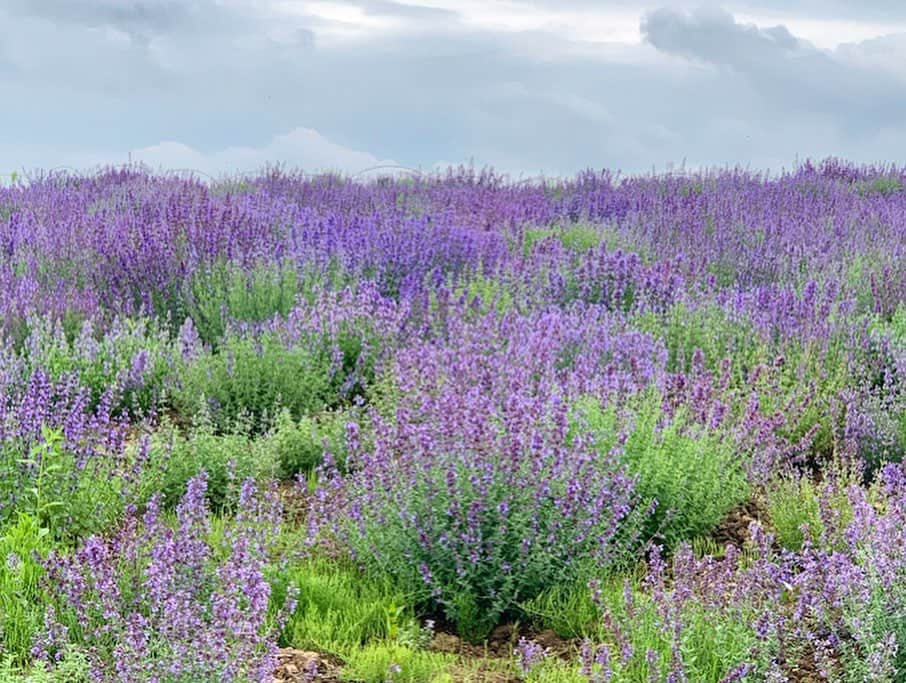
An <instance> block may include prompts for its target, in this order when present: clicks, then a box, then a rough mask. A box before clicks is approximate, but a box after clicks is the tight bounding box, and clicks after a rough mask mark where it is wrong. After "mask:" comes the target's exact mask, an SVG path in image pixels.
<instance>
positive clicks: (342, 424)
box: [267, 409, 353, 479]
mask: <svg viewBox="0 0 906 683" xmlns="http://www.w3.org/2000/svg"><path fill="white" fill-rule="evenodd" d="M352 418H353V415H352V414H350V413H348V412H346V411H338V412H323V413H319V414H317V415H314V416H308V415H304V416H302V417H301V418H300V419H299V420H294V419H293V417H292V415H291V414H290V412H289V411H288V410H285V409H284V410H283V411H281V412H280V414H279V415H278V416H277V421H276V424H275V425H274V428H273V430H272V432H271V433H270V434H269V435H268V436H267V446H268V448H269V449H272V450H273V452H274V455H275V457H276V459H277V462H278V463H279V467H280V476H281V477H282V478H283V479H292V478H293V477H295V476H296V475H297V474H303V473H308V472H311V471H313V470H314V469H315V468H316V467H318V466H319V465H321V464H322V462H323V458H324V450H325V448H326V449H327V450H328V451H329V452H330V454H331V456H332V457H333V458H334V459H335V461H336V462H337V464H338V465H339V466H340V467H341V468H342V467H343V466H344V463H345V461H346V453H345V449H346V445H345V434H346V422H347V421H348V420H350V419H352Z"/></svg>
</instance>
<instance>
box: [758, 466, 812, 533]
mask: <svg viewBox="0 0 906 683" xmlns="http://www.w3.org/2000/svg"><path fill="white" fill-rule="evenodd" d="M818 495H819V489H818V487H817V486H816V485H815V484H814V483H813V482H812V481H811V480H810V479H809V478H808V477H807V476H804V475H801V474H789V475H786V476H784V477H781V478H778V479H777V480H775V481H774V482H773V483H772V484H771V485H770V486H769V487H768V490H767V493H766V501H767V506H768V517H769V519H770V521H771V526H772V527H773V529H774V534H775V536H776V538H777V542H778V543H779V544H780V545H781V546H782V547H784V548H786V549H787V550H800V549H801V548H802V544H803V543H804V542H805V533H804V532H803V529H802V527H803V525H808V532H809V540H811V541H812V542H816V541H817V540H818V537H819V536H820V535H821V530H822V524H821V511H820V509H819V506H818Z"/></svg>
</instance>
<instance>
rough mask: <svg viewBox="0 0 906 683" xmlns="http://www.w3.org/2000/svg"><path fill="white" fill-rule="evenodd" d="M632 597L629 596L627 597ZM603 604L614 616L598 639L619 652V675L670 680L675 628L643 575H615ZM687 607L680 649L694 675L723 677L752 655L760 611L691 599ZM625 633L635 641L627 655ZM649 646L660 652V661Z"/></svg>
mask: <svg viewBox="0 0 906 683" xmlns="http://www.w3.org/2000/svg"><path fill="white" fill-rule="evenodd" d="M627 598H628V600H627ZM600 601H601V603H600V604H601V607H602V610H603V612H604V613H605V614H607V615H608V616H609V618H608V619H606V620H603V621H602V622H601V629H600V632H599V634H598V636H597V637H596V638H593V642H599V643H606V644H607V645H608V646H609V647H610V649H611V652H613V653H614V656H613V657H612V660H611V661H612V663H613V665H614V667H613V668H614V678H613V680H614V681H621V682H622V681H625V682H626V683H630V682H632V683H635V682H642V681H649V680H656V681H660V680H664V678H663V677H664V676H665V675H666V673H667V671H668V670H669V667H670V663H671V661H672V658H673V651H672V648H673V638H674V633H673V632H672V631H673V630H672V629H671V628H670V626H669V622H668V621H667V619H665V616H666V615H665V614H664V609H663V606H662V605H658V604H656V603H655V601H654V600H653V599H652V597H651V595H650V594H649V593H648V591H646V590H644V589H643V588H642V587H641V586H640V584H639V582H638V581H629V582H628V585H627V582H626V581H623V580H618V579H614V580H610V581H605V582H603V583H602V584H601V591H600ZM676 608H677V609H680V610H681V616H680V617H679V618H680V620H681V621H682V624H683V628H682V632H681V635H680V643H679V647H680V651H681V652H682V656H683V661H684V663H685V668H686V675H687V676H688V680H690V681H697V682H700V683H718V682H719V681H722V680H724V676H726V675H727V674H728V672H730V671H731V670H732V669H733V668H734V667H735V666H737V665H738V664H739V663H740V662H743V661H749V660H750V658H751V653H752V652H753V651H754V649H755V646H756V643H757V637H756V635H755V633H754V631H753V629H752V626H751V622H752V619H753V617H754V615H750V614H747V613H745V612H742V611H740V609H739V608H735V607H733V606H731V605H721V606H709V605H705V604H699V603H698V602H696V601H692V600H690V601H686V602H683V603H682V606H681V607H679V606H676ZM618 636H619V637H620V638H622V639H624V640H625V642H628V643H629V644H630V645H631V646H632V651H633V654H632V656H631V657H630V658H629V660H628V661H625V662H624V661H622V659H621V657H619V656H617V654H616V653H619V652H621V649H622V644H621V643H620V642H618V639H617V637H618ZM649 652H653V653H655V657H654V658H653V659H654V663H653V665H652V663H651V662H650V661H649Z"/></svg>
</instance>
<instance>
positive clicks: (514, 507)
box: [311, 387, 633, 640]
mask: <svg viewBox="0 0 906 683" xmlns="http://www.w3.org/2000/svg"><path fill="white" fill-rule="evenodd" d="M427 398H428V397H427V396H425V399H427ZM431 401H432V405H436V406H437V409H434V410H431V409H430V408H429V406H424V408H425V409H426V412H423V413H421V414H417V415H416V414H410V418H411V419H410V420H407V421H400V422H399V423H392V422H385V421H383V420H381V419H380V418H375V420H376V426H375V430H374V434H373V435H372V439H373V443H372V444H370V446H369V449H368V450H367V451H366V450H364V449H361V448H359V447H358V444H356V443H355V442H354V441H355V439H352V442H351V443H349V449H350V452H349V461H348V462H349V466H350V469H351V470H352V472H353V474H351V475H350V476H349V477H348V478H346V479H344V480H341V479H338V478H336V477H335V478H333V479H331V480H328V481H326V482H323V481H322V496H323V495H324V494H326V493H327V492H330V491H333V492H334V494H335V495H337V496H338V499H336V500H334V501H333V502H332V503H331V506H332V507H328V508H326V509H323V510H316V511H313V512H312V513H311V514H312V515H314V516H320V515H322V514H323V515H325V516H327V518H328V519H329V520H330V521H331V525H330V530H331V531H332V532H333V533H334V534H336V535H337V536H339V538H340V539H341V540H342V541H343V542H345V543H346V544H347V546H348V547H349V548H350V549H351V550H352V552H353V556H354V557H355V559H356V560H357V561H359V562H362V563H364V564H365V566H367V567H368V568H369V569H370V570H371V571H376V572H381V573H387V574H389V575H390V576H392V577H394V579H395V580H397V581H398V582H399V585H400V586H401V587H402V589H403V590H405V591H406V592H407V593H412V594H413V595H415V596H416V597H417V598H420V599H421V600H422V601H425V602H427V603H429V604H431V605H434V606H436V607H438V608H440V609H442V610H443V612H444V614H445V615H446V616H447V617H448V618H449V619H450V620H451V621H453V623H455V624H456V626H457V628H458V629H459V631H460V632H461V633H462V634H463V635H464V636H465V637H467V638H469V639H473V640H476V639H481V638H483V637H484V636H485V635H487V633H489V632H490V630H491V629H492V628H493V627H494V626H495V625H496V624H497V623H498V621H499V619H500V618H501V617H502V616H503V615H505V614H508V613H513V611H514V610H515V609H516V608H517V606H518V603H519V602H520V601H522V600H525V599H529V598H531V597H533V596H534V595H537V594H538V593H539V592H540V591H542V590H543V589H544V588H546V587H547V586H549V585H551V584H552V583H556V582H559V581H569V580H570V579H571V578H572V577H574V576H575V574H576V572H577V571H579V569H580V563H581V562H583V561H586V562H591V563H594V564H595V565H596V566H598V567H605V566H610V565H611V564H613V563H615V562H616V561H617V560H618V559H623V558H622V556H621V555H620V554H619V553H618V551H617V547H618V545H619V543H618V539H619V537H620V533H621V531H622V530H623V528H622V524H623V523H624V522H625V521H626V517H627V515H628V514H629V511H630V508H631V505H632V501H633V498H632V495H633V494H632V481H631V479H629V478H628V477H626V476H625V475H624V473H623V471H622V470H621V468H620V467H619V466H618V465H617V463H615V462H614V461H613V459H612V458H610V457H608V455H607V454H604V455H600V454H598V453H597V452H595V450H594V449H593V448H592V447H591V444H589V443H587V441H586V440H584V439H582V438H575V439H572V440H568V439H567V434H566V423H567V408H566V406H564V405H562V404H559V405H558V403H557V401H556V400H555V399H553V398H548V399H544V398H540V397H535V398H532V397H528V396H523V397H520V398H519V399H518V400H514V401H512V402H511V403H509V404H508V405H494V402H493V401H494V399H493V397H491V396H490V395H488V394H482V393H480V392H478V391H476V390H472V391H469V392H464V391H461V390H459V388H458V387H449V388H447V389H446V390H444V389H441V390H440V393H439V394H438V395H437V396H435V397H434V398H432V399H431ZM434 401H436V403H434ZM353 436H354V435H353ZM343 501H345V502H343Z"/></svg>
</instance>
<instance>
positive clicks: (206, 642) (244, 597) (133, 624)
mask: <svg viewBox="0 0 906 683" xmlns="http://www.w3.org/2000/svg"><path fill="white" fill-rule="evenodd" d="M205 486H206V479H205V477H204V475H202V476H199V477H196V478H195V479H193V480H192V481H191V482H190V483H189V486H188V488H187V492H186V495H185V497H184V498H183V500H182V501H181V502H180V505H179V507H178V508H177V514H176V517H177V520H176V527H175V528H174V527H172V526H171V525H170V524H169V523H168V522H167V521H166V520H165V518H164V517H163V516H162V514H161V509H160V501H159V499H154V500H152V501H151V502H150V503H149V505H148V506H147V510H146V511H145V513H144V515H143V516H142V518H141V519H139V518H138V517H137V516H136V515H134V514H132V515H129V516H127V518H126V520H125V522H124V524H123V526H122V527H121V528H120V529H119V530H118V531H117V532H116V533H114V534H112V535H111V536H107V537H97V536H93V537H91V538H89V539H87V540H86V541H85V543H84V544H83V545H82V546H81V547H80V548H79V549H78V550H77V551H76V552H75V554H73V555H62V554H55V555H53V556H51V558H50V559H49V560H48V561H47V572H48V577H49V580H48V589H50V588H51V587H52V588H53V590H52V591H51V595H52V596H53V599H54V601H53V603H52V604H51V605H50V606H49V607H48V610H47V613H46V617H45V623H46V626H45V629H44V631H43V633H42V635H41V637H40V638H39V640H38V643H37V645H36V652H37V654H38V655H40V657H39V658H40V659H44V660H45V661H48V662H50V661H54V658H55V655H56V654H57V653H63V652H66V651H68V650H70V648H72V647H75V648H77V649H78V651H80V652H82V653H83V654H84V655H85V657H86V658H87V660H88V662H89V664H90V667H91V675H92V680H129V681H148V682H150V681H155V680H167V681H185V682H186V683H188V682H189V681H193V682H194V681H211V682H212V683H213V681H223V680H249V681H262V682H263V681H270V680H271V678H272V675H273V671H274V669H275V662H276V658H275V649H276V633H275V632H274V631H273V623H272V620H271V619H269V617H268V602H269V599H270V586H269V584H268V582H267V581H266V578H265V572H266V569H267V562H268V556H269V553H270V551H271V547H272V543H273V539H274V538H275V533H276V531H277V528H276V527H277V525H278V524H279V520H280V514H281V512H280V508H279V499H278V497H277V495H276V492H275V491H267V492H265V493H264V495H261V496H260V495H259V494H258V492H257V490H256V488H255V486H254V485H253V484H252V483H251V482H245V483H244V484H243V487H242V494H241V496H240V504H239V512H238V515H237V518H236V520H235V523H232V524H229V525H228V526H227V529H226V531H225V534H224V537H223V541H222V543H223V547H222V548H221V549H220V550H219V551H218V552H215V550H214V548H212V547H211V545H210V542H209V533H210V532H209V529H210V524H211V519H210V516H209V512H208V510H207V508H206V506H205V502H204V500H205Z"/></svg>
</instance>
